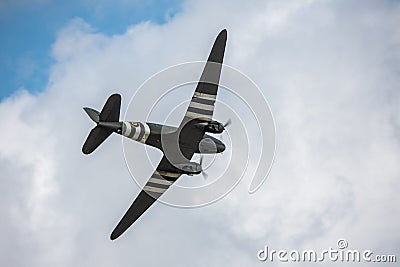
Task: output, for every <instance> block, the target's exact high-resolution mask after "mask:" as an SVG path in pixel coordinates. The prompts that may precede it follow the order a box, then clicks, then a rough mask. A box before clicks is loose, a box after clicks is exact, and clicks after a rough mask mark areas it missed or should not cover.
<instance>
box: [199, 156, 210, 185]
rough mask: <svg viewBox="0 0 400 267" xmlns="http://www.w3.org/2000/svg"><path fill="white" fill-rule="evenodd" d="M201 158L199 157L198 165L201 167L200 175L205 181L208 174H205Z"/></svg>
mask: <svg viewBox="0 0 400 267" xmlns="http://www.w3.org/2000/svg"><path fill="white" fill-rule="evenodd" d="M203 158H204V156H203V155H201V156H200V162H199V164H200V166H201V168H202V171H201V174H202V175H203V178H204V179H205V180H207V178H208V174H207V173H206V172H205V170H204V169H203Z"/></svg>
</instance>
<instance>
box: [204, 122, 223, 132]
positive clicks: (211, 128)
mask: <svg viewBox="0 0 400 267" xmlns="http://www.w3.org/2000/svg"><path fill="white" fill-rule="evenodd" d="M199 126H200V127H202V128H203V129H204V131H205V132H207V133H214V134H220V133H222V132H223V131H224V130H225V127H224V125H223V124H222V123H220V122H218V121H210V122H202V123H200V124H199Z"/></svg>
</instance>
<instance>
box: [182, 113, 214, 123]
mask: <svg viewBox="0 0 400 267" xmlns="http://www.w3.org/2000/svg"><path fill="white" fill-rule="evenodd" d="M186 116H187V117H189V118H191V119H203V120H205V121H211V119H212V116H209V115H202V114H198V113H194V112H190V111H187V112H186Z"/></svg>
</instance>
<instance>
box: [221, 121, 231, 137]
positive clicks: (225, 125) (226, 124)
mask: <svg viewBox="0 0 400 267" xmlns="http://www.w3.org/2000/svg"><path fill="white" fill-rule="evenodd" d="M231 124H232V120H231V119H228V120H227V121H226V122H225V123H224V124H223V126H224V129H225V127H227V126H229V125H231ZM221 141H224V135H223V134H222V135H221Z"/></svg>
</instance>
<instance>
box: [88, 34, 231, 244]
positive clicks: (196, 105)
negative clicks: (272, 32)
mask: <svg viewBox="0 0 400 267" xmlns="http://www.w3.org/2000/svg"><path fill="white" fill-rule="evenodd" d="M226 40H227V31H226V29H224V30H222V31H221V32H220V33H219V34H218V36H217V38H216V40H215V42H214V45H213V47H212V49H211V52H210V55H209V57H208V59H207V62H206V64H205V67H204V70H203V72H202V74H201V77H200V80H199V82H198V83H197V86H196V90H195V92H194V94H193V97H192V99H191V101H190V104H189V107H188V108H187V111H186V114H185V116H184V118H183V120H182V122H181V124H180V125H179V127H173V126H168V125H160V124H156V123H150V122H131V121H119V116H120V107H121V96H120V95H119V94H113V95H111V96H110V97H109V98H108V99H107V101H106V103H105V105H104V106H103V108H102V110H101V111H100V112H98V111H96V110H94V109H92V108H87V107H85V108H83V109H84V110H85V112H86V113H87V115H88V116H89V117H90V118H91V119H92V120H93V121H94V122H95V123H96V126H95V127H94V128H93V129H92V130H91V131H90V133H89V135H88V137H87V139H86V141H85V143H84V145H83V147H82V152H83V153H84V154H90V153H92V152H93V151H94V150H95V149H96V148H97V147H98V146H100V144H102V143H103V141H104V140H106V139H107V137H109V136H110V135H111V134H112V133H117V134H119V135H122V136H124V137H127V138H130V139H132V140H134V141H138V142H140V143H143V144H146V145H149V146H152V147H155V148H158V149H160V150H161V151H162V152H163V157H162V159H161V161H160V163H159V164H158V166H157V168H156V170H155V171H154V173H153V174H152V175H151V177H150V179H149V180H148V181H147V183H146V184H145V186H144V187H143V189H142V190H141V192H140V193H139V195H138V196H137V197H136V199H135V200H134V202H133V203H132V205H131V206H130V207H129V209H128V210H127V211H126V213H125V215H124V216H123V217H122V219H121V220H120V222H119V223H118V225H117V226H116V227H115V229H114V230H113V232H112V233H111V236H110V239H111V240H114V239H116V238H118V237H119V236H121V235H122V234H123V233H124V232H125V231H126V230H127V229H128V228H129V227H130V226H131V225H132V224H133V223H134V222H135V221H136V220H137V219H138V218H139V217H140V216H141V215H142V214H143V213H144V212H145V211H146V210H147V209H148V208H149V207H150V206H151V205H152V204H153V203H154V202H155V201H156V200H157V199H158V198H159V197H160V196H161V195H162V194H163V193H164V192H165V191H166V190H167V189H168V188H169V187H170V186H171V185H173V183H174V182H175V181H176V180H178V178H179V177H180V176H181V175H182V174H186V175H197V174H200V173H202V172H203V168H202V158H201V159H200V162H199V163H197V162H192V161H190V160H191V159H192V157H193V155H194V154H195V153H200V154H215V153H222V152H223V151H224V150H225V145H224V143H223V142H222V141H220V140H219V139H217V138H215V137H213V136H210V135H208V134H207V133H212V134H221V133H222V132H223V131H224V130H225V127H227V126H228V125H229V124H230V120H228V122H227V123H225V124H222V123H221V122H218V121H215V120H213V118H212V117H213V112H214V105H215V101H216V97H217V91H218V84H219V79H220V75H221V68H222V62H223V58H224V53H225V46H226Z"/></svg>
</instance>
